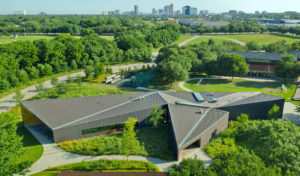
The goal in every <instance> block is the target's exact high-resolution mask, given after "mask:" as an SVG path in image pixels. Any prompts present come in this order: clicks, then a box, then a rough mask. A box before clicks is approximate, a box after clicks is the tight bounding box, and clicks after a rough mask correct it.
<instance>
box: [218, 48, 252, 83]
mask: <svg viewBox="0 0 300 176" xmlns="http://www.w3.org/2000/svg"><path fill="white" fill-rule="evenodd" d="M217 63H218V68H219V73H220V74H222V75H229V76H232V78H233V77H234V76H243V75H245V74H247V73H248V65H247V63H246V60H245V58H244V57H243V56H241V55H238V54H228V53H226V54H224V55H223V56H221V57H220V58H219V59H218V60H217Z"/></svg>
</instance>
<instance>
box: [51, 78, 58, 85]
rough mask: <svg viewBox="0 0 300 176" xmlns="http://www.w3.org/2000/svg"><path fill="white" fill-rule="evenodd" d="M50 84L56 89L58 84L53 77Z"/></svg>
mask: <svg viewBox="0 0 300 176" xmlns="http://www.w3.org/2000/svg"><path fill="white" fill-rule="evenodd" d="M51 84H52V86H54V87H56V86H57V85H58V84H59V80H58V78H57V77H55V76H54V77H52V78H51Z"/></svg>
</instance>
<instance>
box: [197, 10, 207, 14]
mask: <svg viewBox="0 0 300 176" xmlns="http://www.w3.org/2000/svg"><path fill="white" fill-rule="evenodd" d="M208 13H209V11H208V10H200V12H199V14H200V15H208Z"/></svg>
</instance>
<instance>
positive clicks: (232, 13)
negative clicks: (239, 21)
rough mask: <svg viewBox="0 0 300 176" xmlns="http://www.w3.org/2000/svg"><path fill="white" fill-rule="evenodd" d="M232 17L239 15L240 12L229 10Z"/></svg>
mask: <svg viewBox="0 0 300 176" xmlns="http://www.w3.org/2000/svg"><path fill="white" fill-rule="evenodd" d="M228 13H229V14H230V15H237V14H238V11H237V10H229V12H228Z"/></svg>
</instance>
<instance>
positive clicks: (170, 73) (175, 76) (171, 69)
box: [156, 61, 188, 84]
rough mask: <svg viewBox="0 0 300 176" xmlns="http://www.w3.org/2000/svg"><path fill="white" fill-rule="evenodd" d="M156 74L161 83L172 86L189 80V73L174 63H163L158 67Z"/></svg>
mask: <svg viewBox="0 0 300 176" xmlns="http://www.w3.org/2000/svg"><path fill="white" fill-rule="evenodd" d="M156 72H157V74H158V78H160V81H162V82H164V83H170V84H172V83H173V82H175V81H183V80H186V79H188V71H187V70H186V69H184V68H183V66H182V65H181V64H179V63H177V62H174V61H163V62H160V63H159V64H158V65H157V68H156Z"/></svg>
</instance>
